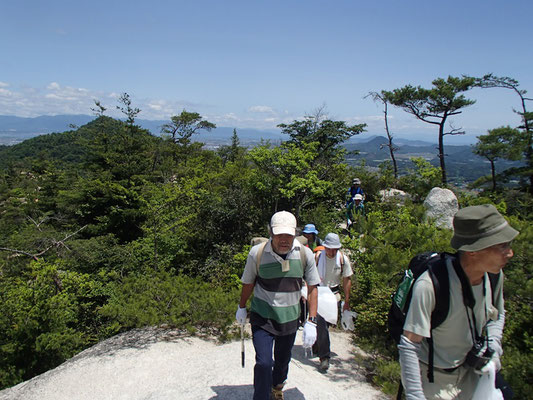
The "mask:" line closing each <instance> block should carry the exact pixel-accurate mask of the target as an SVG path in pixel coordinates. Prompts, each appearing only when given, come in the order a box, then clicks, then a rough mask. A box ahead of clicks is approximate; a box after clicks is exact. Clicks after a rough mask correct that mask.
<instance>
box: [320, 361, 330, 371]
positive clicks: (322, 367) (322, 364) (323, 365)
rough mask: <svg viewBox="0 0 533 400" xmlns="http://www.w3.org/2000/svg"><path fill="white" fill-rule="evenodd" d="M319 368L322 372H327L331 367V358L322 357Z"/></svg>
mask: <svg viewBox="0 0 533 400" xmlns="http://www.w3.org/2000/svg"><path fill="white" fill-rule="evenodd" d="M319 368H320V371H321V372H326V371H327V370H328V369H329V358H327V357H325V358H321V359H320V367H319Z"/></svg>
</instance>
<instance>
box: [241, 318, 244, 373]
mask: <svg viewBox="0 0 533 400" xmlns="http://www.w3.org/2000/svg"><path fill="white" fill-rule="evenodd" d="M241 365H242V367H243V368H244V325H241Z"/></svg>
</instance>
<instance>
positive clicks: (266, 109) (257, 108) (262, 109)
mask: <svg viewBox="0 0 533 400" xmlns="http://www.w3.org/2000/svg"><path fill="white" fill-rule="evenodd" d="M248 111H249V112H253V113H272V114H273V113H274V109H273V108H272V107H269V106H252V107H250V108H249V109H248Z"/></svg>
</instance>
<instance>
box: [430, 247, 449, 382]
mask: <svg viewBox="0 0 533 400" xmlns="http://www.w3.org/2000/svg"><path fill="white" fill-rule="evenodd" d="M448 257H451V255H450V254H447V253H442V254H440V257H439V258H438V259H436V260H435V261H433V262H431V263H430V264H429V266H428V273H429V276H430V278H431V282H432V283H433V289H434V291H435V309H434V310H433V312H432V313H431V330H430V333H429V334H430V336H429V338H427V342H428V347H429V354H428V381H429V382H431V383H433V382H434V375H433V359H434V349H433V329H435V328H436V327H438V326H439V325H440V324H442V323H443V322H444V320H445V319H446V317H447V316H448V311H449V309H450V279H449V277H448V267H447V265H446V264H447V262H446V260H447V259H448Z"/></svg>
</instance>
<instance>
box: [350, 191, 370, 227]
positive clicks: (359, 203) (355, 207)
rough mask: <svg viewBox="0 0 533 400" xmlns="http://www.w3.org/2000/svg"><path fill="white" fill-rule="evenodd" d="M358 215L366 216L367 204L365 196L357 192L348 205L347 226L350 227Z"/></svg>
mask: <svg viewBox="0 0 533 400" xmlns="http://www.w3.org/2000/svg"><path fill="white" fill-rule="evenodd" d="M358 216H361V217H364V216H365V205H364V204H363V196H362V195H360V194H356V195H355V196H354V197H353V199H352V201H351V202H349V203H348V205H347V206H346V221H347V227H348V228H350V225H352V224H353V223H354V222H356V219H357V217H358Z"/></svg>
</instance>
